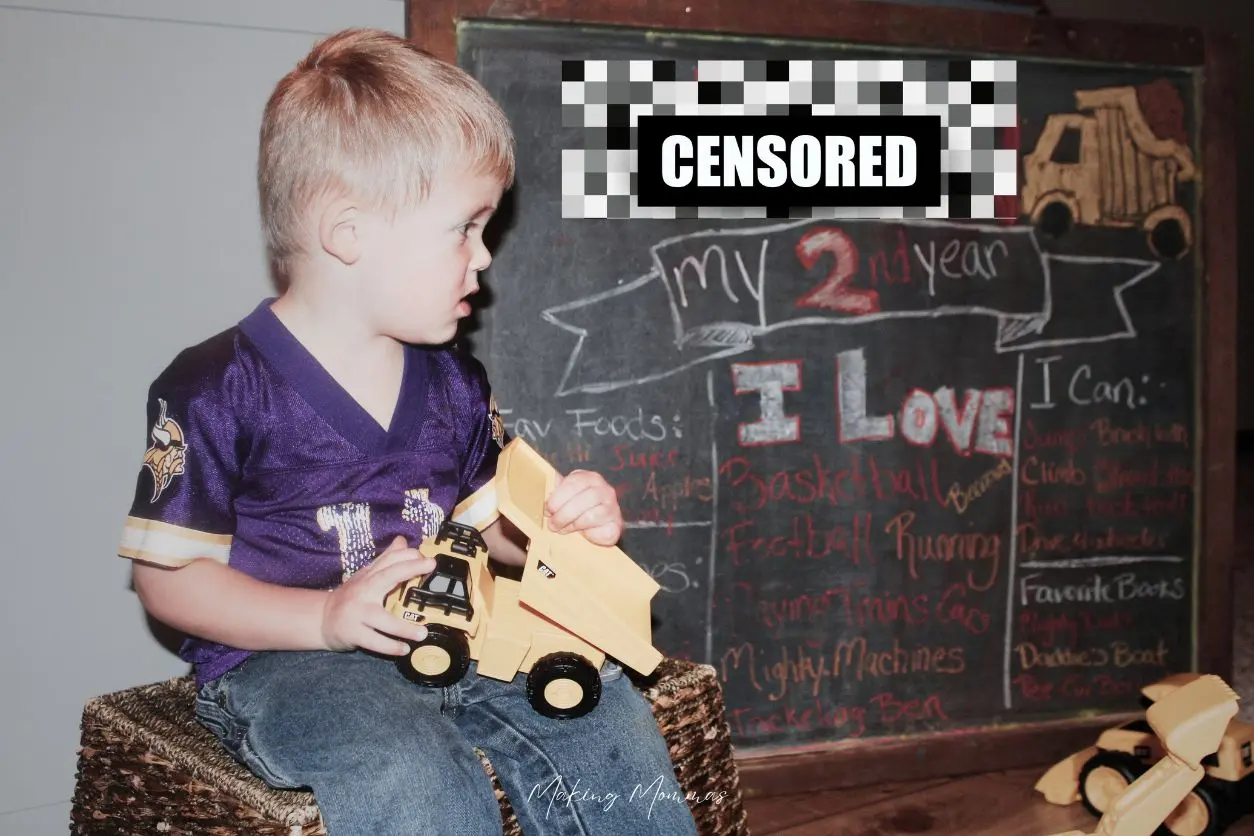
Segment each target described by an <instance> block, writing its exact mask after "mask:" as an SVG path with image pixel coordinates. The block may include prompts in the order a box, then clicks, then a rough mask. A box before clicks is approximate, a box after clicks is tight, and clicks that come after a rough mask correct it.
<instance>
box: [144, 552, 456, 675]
mask: <svg viewBox="0 0 1254 836" xmlns="http://www.w3.org/2000/svg"><path fill="white" fill-rule="evenodd" d="M434 568H435V563H434V561H432V560H431V559H430V558H428V557H425V556H423V555H420V554H419V553H418V552H417V551H416V550H415V549H411V548H408V547H407V546H406V543H405V541H404V540H403V539H402V538H400V537H398V538H396V540H394V541H393V542H392V545H391V546H389V547H388V548H387V549H386V550H384V552H383V553H382V554H380V555H379V557H377V558H376V559H375V560H373V561H371V562H370V563H369V564H368V565H367V566H366V567H365V568H363V569H360V570H358V571H357V572H355V573H354V574H353V576H352V577H351V578H349V579H348V580H347V581H345V582H344V583H343V584H341V585H339V586H337V587H336V588H335V590H334V591H325V590H319V589H300V588H293V587H285V586H277V585H275V584H270V583H266V582H264V581H259V580H257V579H255V578H252V577H250V576H248V575H246V574H244V573H243V572H240V571H239V570H237V569H233V568H231V567H230V566H228V565H225V564H222V563H219V562H218V561H216V560H212V559H207V558H197V559H195V560H192V561H191V562H189V563H187V564H185V565H183V566H181V567H179V568H167V567H163V566H155V565H152V564H149V563H144V562H140V561H135V562H134V563H133V569H132V574H133V578H134V584H135V592H136V593H137V594H138V596H139V600H140V601H141V602H142V603H143V605H144V609H145V610H146V611H147V612H148V613H149V614H150V615H152V617H153V618H156V619H157V620H158V621H161V622H163V623H165V624H168V625H169V626H171V627H173V628H175V629H176V630H180V631H182V632H184V633H187V634H189V635H193V636H197V637H198V638H202V639H207V640H208V641H212V642H217V643H219V644H224V645H227V646H229V647H237V648H239V649H241V650H352V649H354V648H362V649H365V650H372V651H374V652H376V653H382V654H390V655H398V654H402V653H408V652H409V646H408V645H406V644H404V643H403V642H400V641H397V638H402V639H409V640H411V641H422V640H423V639H424V638H426V628H425V627H423V626H422V625H419V624H411V623H409V622H407V621H404V620H402V619H401V618H399V617H397V616H396V615H393V614H392V613H390V612H388V611H387V610H386V609H384V607H383V599H384V597H385V596H386V595H387V593H388V592H389V591H390V590H392V589H393V588H394V587H395V586H396V585H397V584H400V583H404V582H405V581H407V580H409V579H410V578H413V577H416V576H418V575H421V574H425V573H427V572H430V571H431V570H432V569H434ZM394 637H396V638H394Z"/></svg>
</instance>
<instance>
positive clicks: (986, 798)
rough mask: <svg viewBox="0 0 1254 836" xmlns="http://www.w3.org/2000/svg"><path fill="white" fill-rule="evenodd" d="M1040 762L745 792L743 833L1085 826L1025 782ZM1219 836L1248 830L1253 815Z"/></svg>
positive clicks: (1044, 834) (875, 835) (941, 834)
mask: <svg viewBox="0 0 1254 836" xmlns="http://www.w3.org/2000/svg"><path fill="white" fill-rule="evenodd" d="M1042 771H1043V769H1042V770H1036V769H1033V770H1029V771H1013V772H997V773H990V774H987V775H977V776H972V777H969V778H962V779H950V780H940V781H922V782H917V783H910V784H890V785H881V786H879V787H873V788H858V789H850V790H835V791H832V792H827V793H812V794H807V795H800V796H781V797H778V798H767V799H749V800H747V801H746V803H745V806H746V808H747V810H748V815H749V832H750V834H751V836H898V834H902V836H904V835H905V834H926V835H927V836H949V834H954V836H1052V834H1060V833H1065V832H1067V831H1068V830H1080V831H1083V832H1084V833H1093V832H1094V831H1095V830H1096V828H1097V819H1096V817H1094V816H1092V815H1090V814H1089V813H1088V812H1087V811H1086V810H1085V809H1084V808H1083V807H1082V806H1081V805H1079V804H1078V803H1077V804H1074V805H1072V806H1070V807H1059V806H1056V805H1053V804H1050V803H1048V802H1046V801H1045V800H1044V799H1043V798H1041V796H1040V795H1039V794H1037V793H1035V792H1034V791H1033V790H1032V785H1033V784H1034V783H1036V779H1037V778H1038V777H1040V774H1041V772H1042ZM1226 836H1254V817H1247V818H1245V819H1242V820H1241V821H1238V822H1237V823H1236V824H1234V825H1233V826H1232V827H1230V828H1229V829H1228V830H1227V831H1226Z"/></svg>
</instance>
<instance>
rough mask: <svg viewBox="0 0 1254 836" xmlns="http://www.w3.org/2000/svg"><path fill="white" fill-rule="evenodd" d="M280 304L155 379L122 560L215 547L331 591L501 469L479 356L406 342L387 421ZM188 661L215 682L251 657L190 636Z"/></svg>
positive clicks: (498, 428)
mask: <svg viewBox="0 0 1254 836" xmlns="http://www.w3.org/2000/svg"><path fill="white" fill-rule="evenodd" d="M271 301H272V300H267V301H266V302H263V303H262V304H261V305H260V306H258V307H257V309H256V310H255V311H253V313H251V314H250V315H249V316H247V317H246V318H245V319H243V320H242V321H241V322H240V323H239V324H238V325H236V326H234V327H232V328H230V329H228V330H226V331H224V332H222V333H220V334H218V335H216V336H214V337H211V338H210V339H208V340H206V341H205V342H203V343H200V344H199V345H196V346H193V347H192V348H189V349H187V350H185V351H183V352H182V353H180V354H179V356H178V357H177V358H175V360H174V361H173V362H172V363H171V364H170V365H169V366H168V367H167V368H166V369H165V370H164V371H163V372H162V373H161V374H160V375H159V376H158V377H157V379H156V381H155V382H154V383H153V384H152V386H151V388H150V390H149V395H148V422H147V427H146V444H147V451H146V453H145V455H144V461H143V465H142V467H141V469H140V473H139V477H138V480H137V484H136V492H135V498H134V501H133V503H132V505H131V509H130V513H129V514H128V515H127V518H126V525H125V529H124V533H123V536H122V543H121V545H120V547H119V550H118V551H119V554H120V555H121V556H123V557H127V558H131V559H136V560H143V561H146V562H150V563H156V564H163V565H167V566H179V565H183V564H186V563H188V562H190V561H191V560H193V559H195V558H198V557H211V558H215V559H217V560H221V561H223V562H226V563H228V564H229V565H230V566H232V567H233V568H235V569H238V570H239V571H241V572H244V573H246V574H248V575H251V576H252V577H254V578H257V579H259V580H263V581H267V582H270V583H275V584H281V585H285V586H296V587H306V588H313V589H332V588H334V587H335V586H337V585H338V584H340V583H342V582H343V581H344V580H345V579H347V578H348V577H349V576H351V575H352V574H353V572H355V571H357V570H359V569H361V568H362V567H363V566H365V565H367V564H368V563H370V562H371V561H372V560H373V559H374V558H375V556H376V555H377V554H378V553H379V552H380V551H381V550H382V549H384V548H386V546H387V545H388V544H389V543H390V542H391V541H392V539H393V538H395V537H396V536H397V535H400V536H402V537H404V538H405V539H406V540H407V541H408V542H409V544H410V545H411V546H414V547H417V545H418V544H419V543H420V542H421V540H422V539H423V538H424V537H429V536H432V535H434V534H435V532H436V530H437V529H438V528H439V526H440V523H441V522H443V520H444V519H445V517H446V516H450V515H451V514H452V513H453V509H454V508H455V507H456V505H457V503H458V502H460V501H461V500H463V499H465V498H466V497H468V496H469V495H470V494H471V493H473V492H474V491H476V490H478V489H479V488H480V487H482V486H483V485H484V484H485V483H487V482H488V481H489V480H490V479H491V478H492V476H493V475H494V473H495V468H496V462H497V454H498V453H499V451H500V448H501V446H502V445H503V444H504V443H505V433H504V428H503V426H502V423H501V420H500V416H499V414H498V413H497V411H496V405H495V400H494V399H493V398H492V395H491V390H490V388H489V385H488V382H487V376H486V374H485V373H484V370H483V367H482V365H481V364H480V363H479V362H478V361H477V360H475V359H474V358H473V357H471V356H470V355H469V354H468V353H465V352H463V351H460V350H458V349H456V348H445V347H441V348H427V347H418V346H410V347H407V349H406V354H405V372H404V382H403V386H402V389H401V394H400V399H399V402H398V404H397V407H396V412H395V416H394V417H393V419H392V423H391V426H390V427H389V428H388V429H384V428H383V427H382V426H380V424H379V423H378V422H377V421H375V419H374V418H373V417H371V415H370V414H369V413H368V412H366V411H365V409H363V408H362V407H361V406H360V405H359V404H358V403H357V402H356V401H355V400H354V399H353V398H352V397H351V396H350V395H349V394H348V392H347V391H345V390H344V389H343V388H342V387H341V386H340V385H339V384H338V383H336V382H335V380H334V379H333V378H332V377H331V376H330V374H329V373H328V372H327V371H326V370H325V369H324V368H323V367H322V366H321V365H320V364H319V363H318V362H317V360H316V359H314V357H313V355H312V354H310V353H309V352H308V351H307V350H306V349H305V348H304V346H302V345H301V344H300V342H298V341H297V340H296V338H295V337H294V336H293V335H292V333H291V332H290V331H288V330H287V328H286V327H285V326H284V325H283V324H282V322H280V321H279V319H278V318H277V317H276V316H275V315H274V313H273V312H272V311H271V310H270V302H271ZM180 656H181V657H182V658H183V659H184V660H186V661H187V662H189V663H191V664H192V665H193V666H194V669H195V672H196V677H197V680H198V681H200V682H205V681H208V680H212V679H215V678H217V677H218V676H221V675H222V674H223V673H225V672H226V671H228V670H230V669H231V668H232V667H234V666H235V665H238V664H239V663H240V662H242V661H243V660H244V659H245V658H247V656H248V652H247V651H244V650H240V649H237V648H231V647H225V646H223V645H220V644H215V643H213V642H208V641H204V640H201V639H197V638H191V639H189V640H188V641H186V642H185V643H184V645H183V648H182V650H181V652H180Z"/></svg>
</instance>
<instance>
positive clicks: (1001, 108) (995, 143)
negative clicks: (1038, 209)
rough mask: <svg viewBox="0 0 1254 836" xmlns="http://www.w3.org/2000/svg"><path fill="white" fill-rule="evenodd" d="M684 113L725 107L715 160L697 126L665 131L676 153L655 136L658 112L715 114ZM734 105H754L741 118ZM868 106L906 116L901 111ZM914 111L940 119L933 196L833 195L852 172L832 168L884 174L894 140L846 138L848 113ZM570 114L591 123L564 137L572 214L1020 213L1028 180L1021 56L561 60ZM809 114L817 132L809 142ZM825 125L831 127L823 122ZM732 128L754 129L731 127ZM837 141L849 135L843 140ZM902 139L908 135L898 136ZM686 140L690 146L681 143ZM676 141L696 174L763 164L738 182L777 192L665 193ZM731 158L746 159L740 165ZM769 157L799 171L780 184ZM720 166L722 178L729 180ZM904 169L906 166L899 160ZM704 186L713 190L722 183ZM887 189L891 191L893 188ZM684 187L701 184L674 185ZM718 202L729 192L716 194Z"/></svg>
mask: <svg viewBox="0 0 1254 836" xmlns="http://www.w3.org/2000/svg"><path fill="white" fill-rule="evenodd" d="M677 75H683V76H685V77H684V78H679V77H677ZM687 76H695V77H693V78H691V79H689V78H688V77H687ZM650 117H667V118H662V119H654V118H650ZM673 117H715V118H709V119H708V124H709V125H711V126H712V127H711V129H710V130H709V131H708V133H710V134H719V135H720V136H718V137H715V138H714V139H711V140H710V141H709V142H708V143H705V144H704V148H703V149H701V150H703V151H704V152H707V154H708V153H712V154H714V155H716V156H718V155H719V154H720V152H722V156H718V159H716V160H715V163H714V165H713V167H711V166H710V165H709V160H708V159H707V160H706V161H705V162H706V166H705V168H704V169H703V168H702V166H701V162H702V159H701V154H700V153H697V154H695V156H694V146H695V148H700V146H699V145H697V144H696V143H694V142H693V141H692V140H691V134H692V131H691V130H689V131H688V134H689V137H690V139H689V140H683V139H682V138H681V139H680V144H679V145H676V144H675V143H674V142H671V143H668V144H667V152H666V153H667V154H668V155H669V156H667V157H666V159H667V160H669V163H667V162H659V161H660V160H661V159H662V158H661V157H659V152H658V151H657V149H656V148H655V147H654V145H655V144H658V146H659V147H660V142H661V141H660V140H659V139H658V137H657V136H656V133H657V131H658V130H661V129H662V128H661V127H655V126H658V125H665V126H670V125H680V124H682V125H687V126H690V127H691V126H693V125H697V124H704V123H701V122H698V120H696V119H677V118H673ZM730 117H752V118H745V119H743V122H736V121H735V120H734V119H732V118H730ZM764 117H777V118H775V119H770V118H764ZM823 117H838V118H823ZM870 117H894V119H895V121H894V119H879V120H877V119H874V118H870ZM900 117H932V119H930V120H926V119H918V118H915V119H913V120H911V119H901V118H900ZM642 118H644V119H645V122H644V126H645V128H647V129H648V130H647V136H646V137H645V138H644V148H645V156H644V157H642V156H641V154H640V153H639V152H640V151H641V142H642V136H641V134H642V133H644V131H642V130H641V121H640V120H641V119H642ZM905 122H910V123H911V124H915V125H918V124H924V125H932V126H934V127H933V128H932V132H931V134H930V135H928V134H927V133H926V132H925V133H924V135H923V136H924V137H925V139H931V137H935V136H937V135H939V146H940V147H939V156H940V167H939V174H938V177H939V184H938V185H939V188H938V189H934V190H933V191H932V194H934V195H935V199H930V200H929V201H928V202H927V203H926V205H880V204H876V205H866V204H865V202H863V204H861V205H835V204H837V203H838V201H833V200H830V198H831V197H832V196H833V195H834V194H839V192H838V190H837V189H834V188H832V187H833V186H834V185H840V186H849V185H853V184H851V183H849V182H844V183H837V180H836V179H831V178H832V176H834V175H829V174H828V173H827V172H832V171H836V172H855V171H856V172H857V174H858V176H860V177H863V176H865V175H866V173H867V172H871V171H874V172H876V175H875V177H870V178H867V179H866V180H865V182H873V183H875V184H877V185H878V184H883V183H884V182H885V180H884V178H883V177H882V176H880V173H881V172H890V171H891V170H892V166H891V165H890V163H892V160H893V154H892V153H891V152H892V151H893V149H894V147H895V146H894V143H893V142H891V141H888V142H884V143H882V144H880V145H878V146H874V145H873V146H870V147H871V148H872V149H873V151H870V152H868V151H867V146H864V145H862V144H861V143H860V139H859V137H857V136H853V137H852V141H850V139H849V136H848V135H847V136H843V137H837V138H835V139H834V138H833V136H832V135H831V134H832V133H838V132H839V131H840V130H841V126H846V127H845V130H848V127H847V126H850V125H855V124H856V125H857V126H859V128H858V130H859V131H862V132H865V131H866V130H867V129H868V126H869V125H873V124H880V123H883V124H884V125H899V124H902V123H905ZM562 124H563V127H565V128H567V129H577V130H578V131H579V135H580V136H581V137H582V141H581V142H579V143H578V144H579V146H580V147H576V148H569V147H568V148H564V149H563V151H562V217H564V218H810V217H814V218H836V217H851V218H984V219H988V218H999V217H1012V216H1013V212H1011V211H1007V207H1009V208H1013V207H1014V206H1015V205H1016V202H1015V201H1014V199H1013V198H1014V196H1015V195H1017V194H1018V187H1019V182H1018V180H1019V178H1018V152H1019V149H1018V130H1017V128H1018V106H1017V78H1016V63H1015V61H1013V60H946V59H935V60H841V61H835V60H833V61H812V60H805V61H783V60H781V61H748V60H733V61H727V60H720V61H704V60H702V61H695V62H677V61H663V60H577V61H576V60H571V61H563V62H562ZM729 125H733V126H740V125H743V126H744V130H740V129H739V127H735V128H728V126H729ZM764 125H765V126H767V127H768V128H770V129H772V130H775V131H778V133H779V134H780V135H781V136H776V137H773V138H771V139H770V142H772V143H774V144H773V145H770V146H768V147H769V148H772V149H774V150H776V151H777V152H778V153H777V155H776V156H775V157H774V158H771V157H769V151H768V152H767V156H763V151H762V148H763V141H764V140H763V138H762V130H763V126H764ZM789 125H791V127H789ZM797 125H801V126H802V128H800V130H801V132H802V133H805V134H808V135H807V136H805V137H804V143H803V144H801V145H799V144H798V139H797V133H798V130H797V128H796V126H797ZM825 126H826V127H825ZM750 127H752V130H749V128H750ZM790 130H791V131H792V133H789V131H790ZM824 131H827V132H828V136H826V137H825V136H824V135H822V134H823V133H824ZM701 133H702V135H704V134H705V133H707V132H706V131H702V132H701ZM732 133H736V134H744V135H743V136H734V137H733V136H729V134H732ZM816 133H817V134H818V135H815V134H816ZM748 134H752V136H750V135H748ZM811 136H813V137H814V138H810V137H811ZM781 137H782V138H781ZM865 139H866V138H865V137H862V138H861V140H862V141H865ZM889 139H890V140H891V137H890V138H889ZM654 140H657V143H655V142H654ZM726 140H731V141H732V143H733V146H732V147H731V148H729V147H728V146H727V145H726V144H721V143H724V142H725V141H726ZM742 140H743V142H741V141H742ZM836 141H838V142H840V143H843V144H840V145H834V144H833V142H836ZM737 142H740V144H739V145H737V144H736V143H737ZM685 143H686V144H685ZM906 143H907V144H909V140H906ZM896 145H897V146H900V142H898V143H896ZM934 145H935V143H932V145H931V146H929V145H928V144H927V143H926V142H921V143H919V144H918V147H919V148H921V149H923V151H924V152H926V149H927V148H928V147H934ZM837 147H839V148H844V149H845V150H847V151H849V152H850V153H854V152H855V151H857V152H861V158H858V157H856V156H855V158H854V159H853V161H852V162H850V163H848V164H847V165H846V166H845V167H841V166H839V165H835V164H833V159H834V158H833V156H832V155H833V153H836V152H834V151H833V149H834V148H837ZM676 148H680V149H682V150H680V151H679V152H676V151H675V149H676ZM755 149H756V154H757V156H754V154H755ZM733 152H735V153H733ZM676 154H679V155H680V156H681V157H682V159H681V162H682V163H683V164H684V165H685V166H687V167H686V168H685V169H684V172H685V176H687V177H689V180H688V181H686V182H688V183H690V184H694V185H695V183H696V182H697V181H696V178H695V176H694V175H693V172H698V171H704V172H705V179H704V180H701V181H700V182H703V183H705V184H706V185H708V186H714V185H719V186H727V185H735V183H736V182H739V181H735V182H733V179H732V178H733V175H732V171H733V168H734V170H735V171H737V172H740V173H741V174H742V175H745V176H753V177H759V176H760V177H762V178H763V179H762V180H760V181H758V182H756V183H755V184H753V185H754V186H755V189H749V190H741V191H740V192H737V194H752V195H755V196H758V197H760V196H762V195H764V194H769V195H770V197H769V198H768V199H765V200H762V201H759V202H760V203H761V204H762V205H729V202H728V201H726V200H723V201H708V202H707V203H706V204H704V205H683V206H681V205H657V204H658V201H657V200H656V198H655V197H654V193H655V191H656V190H655V189H654V188H653V185H654V183H653V180H654V170H653V166H654V165H662V166H663V168H665V170H666V171H669V172H671V173H672V176H673V173H674V172H675V171H676V170H677V169H676V168H675V166H676V162H675V159H676ZM684 154H686V156H683V155H684ZM929 156H930V155H929ZM750 157H751V158H752V159H749V158H750ZM732 159H735V160H737V161H738V162H739V163H740V164H741V165H739V166H735V167H733V164H732V162H731V161H730V160H732ZM768 160H773V161H774V162H775V163H776V167H775V171H776V173H777V174H779V175H780V177H783V176H784V174H783V173H784V172H785V170H786V171H787V178H788V179H787V180H786V181H783V180H777V183H780V182H782V183H783V185H784V186H786V188H782V189H775V190H771V189H764V188H762V187H763V186H765V185H773V184H769V183H766V181H765V178H766V175H767V173H768V171H770V169H769V167H768ZM862 160H869V161H871V163H870V164H871V165H873V166H875V167H874V168H866V167H863V166H864V163H862V162H861V161H862ZM642 161H644V162H645V163H646V165H647V166H648V167H649V168H648V171H647V172H646V175H645V177H644V178H642V177H641V174H640V168H639V166H640V165H641V163H642ZM917 163H918V170H919V173H920V174H921V175H925V174H927V173H928V171H929V170H930V171H931V173H932V175H933V176H937V173H936V172H935V164H934V163H929V162H928V160H927V159H922V160H918V161H917ZM667 165H669V166H670V167H669V168H666V166H667ZM711 176H713V177H714V178H717V184H716V183H715V180H713V179H710V178H711ZM841 176H842V177H846V178H847V177H848V175H841ZM898 176H899V179H900V172H898ZM803 177H804V178H805V179H806V180H807V181H808V182H806V183H804V184H802V185H804V186H809V185H811V184H814V183H815V181H816V180H817V181H818V185H820V186H823V187H824V188H815V189H806V188H800V187H799V186H798V183H799V182H800V178H803ZM642 179H647V181H648V185H649V190H648V194H649V199H647V200H642V199H641V182H642ZM838 179H839V178H838ZM668 182H672V183H673V182H674V181H673V180H672V181H668ZM697 191H700V192H701V193H702V194H704V195H706V196H709V195H710V194H712V193H713V192H714V189H713V188H706V189H703V190H697ZM881 191H882V193H883V194H892V193H893V192H892V190H891V189H882V190H881ZM681 193H682V194H693V193H695V191H694V190H689V191H687V192H683V191H682V190H672V191H670V192H668V194H671V195H678V194H681ZM898 193H900V194H905V192H900V191H899V192H898ZM917 193H918V192H917V190H915V191H914V192H912V194H917ZM798 195H801V196H802V197H811V196H813V197H815V198H823V197H824V196H827V197H828V198H829V200H828V203H827V204H824V203H823V202H822V200H819V201H817V202H815V201H802V202H801V203H800V204H799V203H798V200H797V198H798ZM854 202H856V201H854ZM715 203H717V204H719V205H711V204H715ZM847 203H848V201H847V202H846V204H847Z"/></svg>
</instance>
